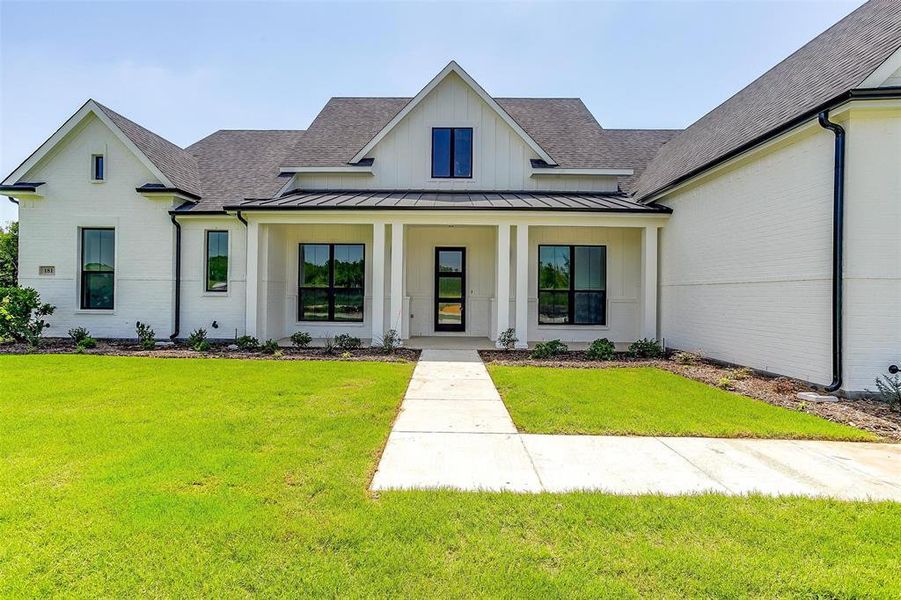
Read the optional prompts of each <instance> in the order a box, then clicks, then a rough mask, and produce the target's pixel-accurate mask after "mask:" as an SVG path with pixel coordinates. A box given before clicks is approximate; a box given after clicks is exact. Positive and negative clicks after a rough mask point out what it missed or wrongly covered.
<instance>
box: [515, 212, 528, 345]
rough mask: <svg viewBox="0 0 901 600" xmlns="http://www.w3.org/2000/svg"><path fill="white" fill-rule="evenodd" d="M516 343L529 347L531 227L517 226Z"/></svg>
mask: <svg viewBox="0 0 901 600" xmlns="http://www.w3.org/2000/svg"><path fill="white" fill-rule="evenodd" d="M516 337H517V339H518V340H519V341H518V342H516V347H517V348H528V346H529V226H528V225H524V224H522V223H520V224H519V225H517V226H516Z"/></svg>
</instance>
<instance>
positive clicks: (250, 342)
mask: <svg viewBox="0 0 901 600" xmlns="http://www.w3.org/2000/svg"><path fill="white" fill-rule="evenodd" d="M235 345H236V346H237V347H238V350H241V351H243V352H254V351H256V350H259V349H260V340H258V339H257V338H255V337H253V336H252V335H242V336H241V337H239V338H237V339H235Z"/></svg>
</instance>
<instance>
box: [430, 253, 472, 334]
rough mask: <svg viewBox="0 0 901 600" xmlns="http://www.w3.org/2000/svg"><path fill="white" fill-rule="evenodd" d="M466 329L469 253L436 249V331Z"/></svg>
mask: <svg viewBox="0 0 901 600" xmlns="http://www.w3.org/2000/svg"><path fill="white" fill-rule="evenodd" d="M465 329H466V250H465V249H464V248H435V331H465Z"/></svg>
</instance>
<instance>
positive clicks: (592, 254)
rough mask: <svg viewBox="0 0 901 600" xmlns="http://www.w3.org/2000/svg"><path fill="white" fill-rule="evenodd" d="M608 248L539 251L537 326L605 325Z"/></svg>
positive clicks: (544, 249) (558, 247) (550, 247)
mask: <svg viewBox="0 0 901 600" xmlns="http://www.w3.org/2000/svg"><path fill="white" fill-rule="evenodd" d="M606 321H607V247H606V246H539V247H538V322H539V323H540V324H542V325H570V324H571V325H605V324H606Z"/></svg>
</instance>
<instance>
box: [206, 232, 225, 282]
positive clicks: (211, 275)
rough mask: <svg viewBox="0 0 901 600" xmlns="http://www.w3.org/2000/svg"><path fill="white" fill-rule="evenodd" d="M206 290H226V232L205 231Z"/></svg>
mask: <svg viewBox="0 0 901 600" xmlns="http://www.w3.org/2000/svg"><path fill="white" fill-rule="evenodd" d="M206 291H208V292H227V291H228V232H227V231H207V232H206Z"/></svg>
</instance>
